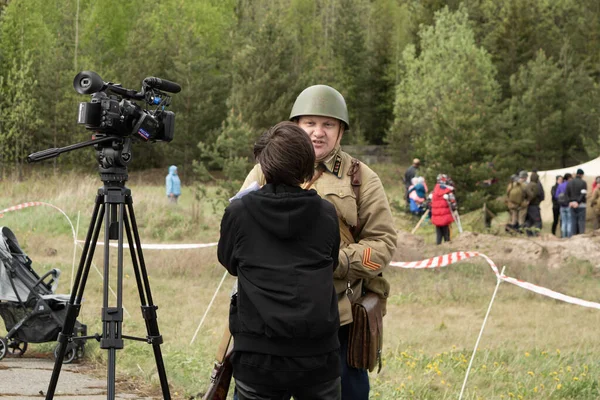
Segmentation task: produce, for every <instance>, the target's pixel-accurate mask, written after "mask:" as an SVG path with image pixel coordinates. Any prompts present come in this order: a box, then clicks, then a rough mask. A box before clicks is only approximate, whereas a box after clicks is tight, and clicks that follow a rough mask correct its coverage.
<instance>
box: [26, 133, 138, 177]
mask: <svg viewBox="0 0 600 400" xmlns="http://www.w3.org/2000/svg"><path fill="white" fill-rule="evenodd" d="M89 146H94V148H95V150H96V159H97V160H98V171H99V173H100V179H101V180H102V182H104V183H105V184H107V183H123V182H125V181H127V179H129V175H128V171H127V165H128V164H129V162H130V161H131V158H132V153H131V138H130V137H123V136H117V135H107V134H100V133H98V134H95V135H94V136H93V137H92V140H88V141H85V142H80V143H75V144H72V145H70V146H65V147H59V148H51V149H46V150H42V151H38V152H37V153H33V154H30V155H28V156H27V162H28V163H32V162H38V161H42V160H47V159H50V158H55V157H58V156H59V155H61V154H62V153H67V152H69V151H73V150H77V149H81V148H83V147H89Z"/></svg>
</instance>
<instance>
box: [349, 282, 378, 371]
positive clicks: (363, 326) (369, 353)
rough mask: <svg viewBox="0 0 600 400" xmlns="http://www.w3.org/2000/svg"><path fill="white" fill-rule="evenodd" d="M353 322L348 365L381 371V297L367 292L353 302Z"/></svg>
mask: <svg viewBox="0 0 600 400" xmlns="http://www.w3.org/2000/svg"><path fill="white" fill-rule="evenodd" d="M352 318H353V320H354V321H353V322H352V325H351V326H350V337H349V339H348V355H347V357H348V365H350V366H351V367H354V368H359V369H367V370H369V371H373V370H374V369H375V367H376V366H379V367H378V369H377V373H379V371H381V348H382V345H383V316H382V311H381V299H380V298H379V296H378V295H377V294H375V293H372V292H367V293H366V294H365V295H364V296H362V297H361V298H359V299H358V300H357V301H356V302H354V303H353V304H352Z"/></svg>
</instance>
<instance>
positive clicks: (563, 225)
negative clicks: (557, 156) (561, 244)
mask: <svg viewBox="0 0 600 400" xmlns="http://www.w3.org/2000/svg"><path fill="white" fill-rule="evenodd" d="M572 180H573V175H572V174H570V173H566V174H565V176H564V177H563V182H562V183H561V184H560V185H558V186H557V188H556V193H554V197H555V198H556V201H558V205H559V207H560V233H561V236H560V237H562V238H570V237H571V236H573V231H572V229H571V228H572V226H571V225H572V224H571V208H570V207H569V196H567V185H568V184H569V182H570V181H572Z"/></svg>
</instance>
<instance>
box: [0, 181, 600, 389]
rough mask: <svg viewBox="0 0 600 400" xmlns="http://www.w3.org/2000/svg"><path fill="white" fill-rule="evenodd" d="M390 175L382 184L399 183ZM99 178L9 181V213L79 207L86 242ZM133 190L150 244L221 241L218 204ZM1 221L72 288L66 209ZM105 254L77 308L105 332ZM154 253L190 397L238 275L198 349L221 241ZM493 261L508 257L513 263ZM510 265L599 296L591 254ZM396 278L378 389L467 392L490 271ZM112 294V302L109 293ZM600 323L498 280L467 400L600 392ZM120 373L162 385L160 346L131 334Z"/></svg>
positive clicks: (156, 289) (205, 369) (152, 268)
mask: <svg viewBox="0 0 600 400" xmlns="http://www.w3.org/2000/svg"><path fill="white" fill-rule="evenodd" d="M386 179H387V180H386ZM386 179H384V182H386V181H387V182H389V181H392V179H389V178H386ZM133 182H135V180H133ZM99 186H100V184H99V181H98V179H97V178H96V177H94V176H90V177H86V176H78V175H68V176H67V177H66V178H62V177H60V178H59V177H57V178H52V177H50V178H45V179H44V180H43V181H41V180H35V179H34V180H32V181H26V182H23V183H16V184H13V183H10V182H2V183H1V184H0V189H1V190H2V193H3V194H4V195H3V196H2V206H3V207H2V208H4V206H10V205H13V204H17V203H19V202H22V201H33V200H41V201H47V202H50V203H52V204H54V205H56V206H58V207H60V208H61V209H63V210H64V211H65V212H66V213H67V215H69V217H70V218H71V219H73V220H74V221H76V219H77V214H78V213H79V212H80V213H81V217H80V224H79V238H80V239H81V238H82V237H83V232H85V230H86V227H87V224H88V223H89V221H88V219H89V217H90V215H89V214H90V213H91V209H92V205H93V199H94V197H95V193H96V191H97V188H98V187H99ZM131 189H132V192H133V198H134V207H135V211H136V216H137V218H138V223H139V225H140V234H141V238H142V242H152V243H162V242H166V243H177V242H179V243H191V242H213V241H216V239H217V238H218V227H219V221H220V214H219V212H218V210H217V211H215V210H214V209H213V208H212V207H210V206H208V205H207V206H206V207H204V210H205V213H204V214H203V215H202V216H201V218H202V220H201V221H194V220H192V217H191V212H190V209H191V208H192V201H193V200H192V199H191V197H192V196H191V194H190V193H189V191H187V188H184V193H183V195H182V197H181V202H180V204H178V205H177V206H175V207H170V206H169V205H168V204H167V202H166V199H165V196H164V192H163V188H162V187H161V186H145V185H140V184H132V185H131ZM394 192H395V188H391V189H390V190H388V195H390V193H391V196H394ZM395 218H396V220H397V221H398V224H404V223H405V222H404V221H403V218H404V217H403V216H402V215H401V214H397V215H396V216H395ZM0 224H2V225H6V226H9V227H10V228H11V229H12V230H13V231H14V232H15V233H16V235H17V237H18V238H19V239H20V241H21V244H22V245H23V246H24V248H25V250H26V252H27V253H28V254H29V256H30V257H31V258H32V259H33V261H34V267H35V268H36V270H38V271H39V272H44V271H46V270H48V269H50V268H54V267H58V268H61V269H62V270H63V276H62V277H61V279H62V283H61V285H60V287H59V292H60V293H68V292H69V282H70V278H71V263H72V259H73V243H72V237H71V233H70V228H69V227H68V224H67V223H66V220H65V219H64V217H63V216H62V215H61V214H60V213H58V212H56V211H54V210H52V209H48V208H44V207H37V208H31V209H25V210H21V211H18V212H14V213H7V214H5V216H4V218H2V219H1V220H0ZM52 250H56V253H55V252H54V251H52ZM96 253H97V254H96V257H95V267H92V271H91V273H90V276H89V279H88V281H87V284H86V287H85V296H84V301H83V307H82V311H81V315H80V317H79V320H80V321H82V322H84V323H86V324H88V326H89V331H90V332H92V333H93V332H99V331H100V329H101V324H100V308H101V304H102V284H103V279H102V278H101V277H100V275H99V273H98V270H99V271H101V270H102V265H103V260H102V251H101V250H100V249H99V250H98V251H97V252H96ZM79 254H80V250H78V255H79ZM144 255H145V259H146V263H147V267H148V272H149V277H150V284H151V289H152V294H153V298H154V302H155V304H156V305H158V307H159V309H158V323H159V328H160V331H161V333H162V335H163V337H164V340H165V342H164V344H163V345H162V350H163V354H164V358H165V365H166V368H167V375H168V378H169V382H170V384H171V385H172V388H173V389H172V391H173V393H174V396H173V397H174V398H181V399H183V398H189V396H191V395H194V394H196V393H198V392H200V391H201V390H203V389H204V388H205V387H206V386H207V384H208V378H209V373H210V370H211V368H212V361H213V358H214V352H215V350H216V347H217V344H218V342H219V339H220V337H221V335H222V333H223V331H224V329H225V328H226V324H227V313H228V303H229V301H228V297H229V292H230V290H231V287H232V284H233V282H234V279H233V278H232V277H227V278H226V280H225V283H224V285H223V287H222V288H221V290H220V291H219V292H218V294H217V298H216V301H215V303H214V305H213V307H212V308H211V310H210V312H209V313H208V315H207V318H206V320H205V322H204V324H203V327H202V328H201V329H200V331H199V335H198V337H197V339H196V341H195V343H194V344H190V340H191V338H192V336H193V334H194V332H195V330H196V328H197V326H198V324H199V322H200V319H201V317H202V315H203V314H204V312H205V310H206V308H207V305H208V303H209V301H210V300H211V298H212V296H213V294H214V293H215V290H216V287H217V285H218V283H219V281H220V280H221V278H222V276H223V273H224V269H223V268H222V267H221V266H220V265H219V264H218V262H217V259H216V251H215V248H214V247H212V248H205V249H195V250H182V251H159V250H146V251H145V252H144ZM125 256H126V263H125V264H126V265H125V270H124V293H123V296H124V302H123V305H124V307H125V309H126V310H127V311H128V313H129V315H126V316H125V321H124V324H123V325H124V333H125V334H127V335H134V336H145V328H144V326H145V325H144V322H143V319H142V318H141V313H140V309H139V298H138V294H137V289H136V284H135V278H134V274H133V270H132V267H131V265H130V264H131V263H130V262H129V260H128V258H127V257H128V252H127V251H125ZM495 261H496V262H497V263H498V264H499V265H502V263H503V262H504V260H495ZM115 264H116V251H115V250H114V249H112V250H111V264H110V265H111V268H112V269H111V278H110V282H111V285H112V286H113V287H114V279H115V276H114V274H115V272H114V271H115V268H114V266H115ZM507 265H508V268H509V270H508V271H507V274H509V275H516V273H517V272H518V276H519V277H521V278H522V279H525V280H531V281H535V282H538V283H540V284H543V285H544V286H548V287H551V288H553V289H555V290H558V291H562V292H564V293H567V294H571V295H574V296H578V297H581V298H584V299H587V300H592V301H600V295H599V291H598V273H597V271H596V270H595V269H594V268H593V267H591V266H590V265H589V263H588V264H585V263H582V262H579V261H577V260H571V261H570V262H569V263H568V264H566V265H564V266H563V268H561V269H558V270H552V271H550V270H547V269H546V268H545V267H544V266H535V265H517V264H515V263H512V264H510V263H507ZM96 268H97V269H98V270H96ZM386 274H387V277H388V278H389V280H390V282H391V284H392V295H391V297H390V299H389V305H388V315H387V316H386V317H385V319H384V325H385V340H384V342H385V347H384V356H385V358H384V368H383V370H382V372H381V373H380V374H372V375H371V378H372V380H371V384H372V391H371V398H374V399H376V398H381V399H457V398H458V394H459V393H460V389H461V386H462V383H463V380H464V377H465V371H466V366H467V365H468V362H469V360H470V356H471V353H472V350H473V346H474V344H475V341H476V339H477V335H478V334H479V330H480V328H481V324H482V321H483V317H484V315H485V312H486V310H487V307H488V304H489V301H490V299H491V296H492V293H493V290H494V287H495V284H496V280H495V278H494V276H493V274H491V272H490V271H489V267H487V266H486V265H485V264H484V263H482V262H481V261H477V260H476V261H473V262H470V263H462V264H459V265H456V266H452V267H449V268H446V269H443V270H439V271H422V270H419V271H416V270H414V271H413V270H402V269H393V268H390V269H389V270H388V271H387V272H386ZM110 301H111V302H114V298H113V297H112V295H111V296H110ZM599 327H600V311H599V310H593V309H587V308H583V307H578V306H574V305H568V304H565V303H561V302H557V301H554V300H551V299H547V298H544V297H542V296H539V295H535V294H531V293H529V292H527V291H524V290H523V289H520V288H518V287H514V286H511V285H509V284H507V283H503V284H501V286H500V289H499V292H498V295H497V298H496V301H495V304H494V306H493V308H492V311H491V315H490V318H489V320H488V324H487V327H486V329H485V331H484V333H483V337H482V341H481V343H480V349H479V351H478V353H477V356H476V358H475V361H474V364H473V370H472V371H471V375H470V377H469V381H468V386H467V390H466V393H465V397H464V398H465V399H511V398H514V399H584V400H592V399H598V398H600V388H599V383H598V382H599V380H600V339H599V338H598V328H599ZM2 332H3V331H2ZM2 332H0V334H1V333H2ZM53 346H54V344H44V345H32V346H31V347H32V351H34V352H35V351H38V352H49V351H51V350H52V348H53ZM87 348H88V352H87V356H86V360H85V361H84V362H86V363H88V364H95V365H97V366H98V371H99V373H103V371H104V362H105V358H106V354H105V351H104V350H101V349H99V348H98V344H97V343H95V342H89V343H88V345H87ZM117 372H118V375H119V376H120V377H140V378H142V379H144V380H145V381H147V382H150V383H151V384H152V385H153V386H155V387H157V386H158V377H157V374H156V367H155V362H154V359H153V356H152V351H151V347H150V346H148V345H147V344H145V343H140V342H131V341H126V345H125V348H124V349H123V350H121V351H119V352H118V354H117ZM59 386H60V381H59ZM175 393H176V394H175Z"/></svg>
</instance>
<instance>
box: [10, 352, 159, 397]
mask: <svg viewBox="0 0 600 400" xmlns="http://www.w3.org/2000/svg"><path fill="white" fill-rule="evenodd" d="M53 368H54V361H53V360H52V359H48V358H27V357H23V358H9V357H7V358H4V359H2V360H1V361H0V399H7V400H9V399H14V400H33V399H35V400H39V399H41V398H44V395H45V393H46V390H47V388H48V383H49V382H50V377H51V376H52V369H53ZM92 372H93V370H92V369H91V368H89V367H86V366H85V365H84V364H65V365H63V367H62V369H61V373H60V377H59V380H58V385H57V388H56V393H55V395H54V398H55V399H70V400H72V399H78V400H100V399H106V379H105V378H98V377H97V376H95V375H94V374H93V373H92ZM130 386H131V385H127V383H126V382H120V383H117V393H116V398H117V399H144V400H151V399H156V398H157V397H148V395H146V394H144V393H142V392H141V391H140V390H136V389H135V388H132V387H130ZM125 392H127V393H125Z"/></svg>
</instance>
